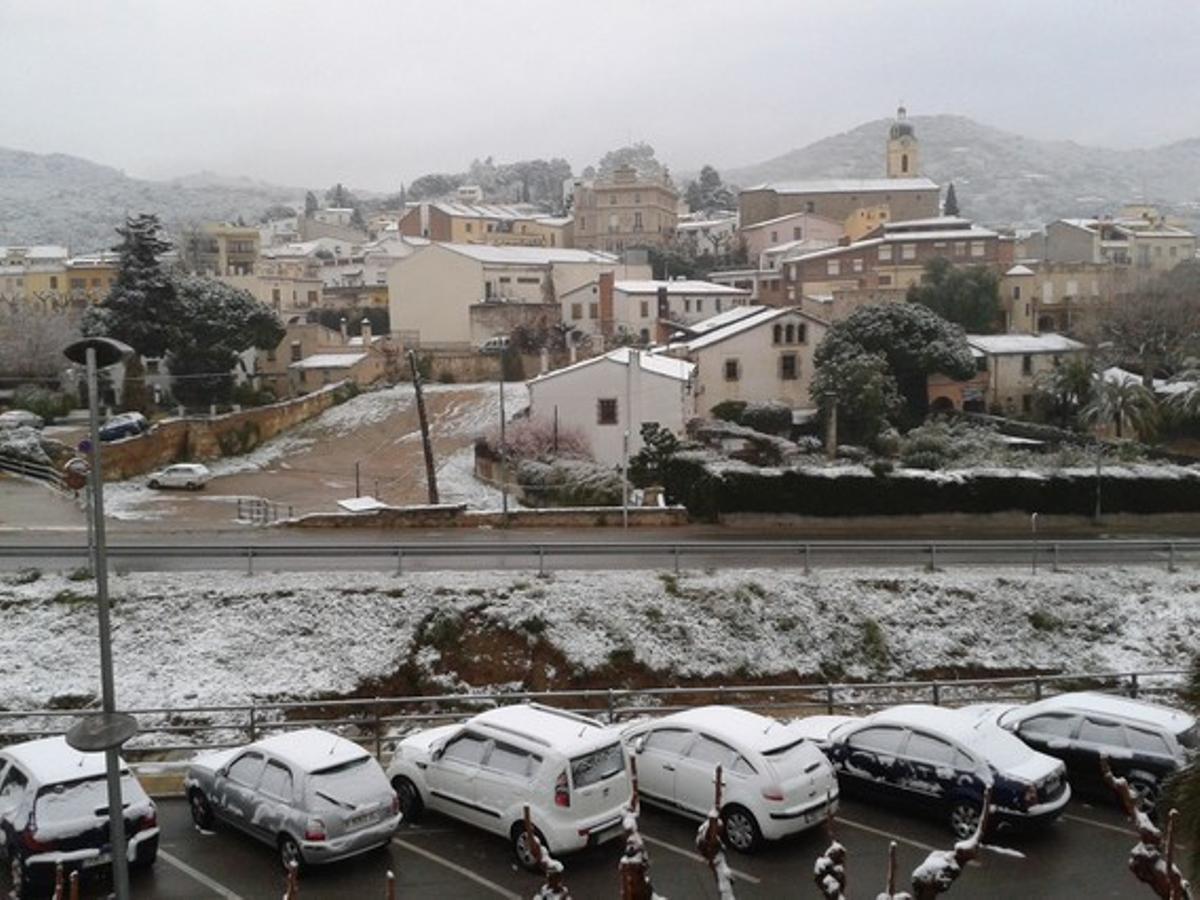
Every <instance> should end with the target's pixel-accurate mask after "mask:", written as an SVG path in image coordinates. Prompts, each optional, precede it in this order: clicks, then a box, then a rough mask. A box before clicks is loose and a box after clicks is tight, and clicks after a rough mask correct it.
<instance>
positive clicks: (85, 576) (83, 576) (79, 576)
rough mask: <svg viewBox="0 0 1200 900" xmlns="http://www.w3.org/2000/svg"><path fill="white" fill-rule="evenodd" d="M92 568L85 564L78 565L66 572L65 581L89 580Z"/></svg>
mask: <svg viewBox="0 0 1200 900" xmlns="http://www.w3.org/2000/svg"><path fill="white" fill-rule="evenodd" d="M91 580H92V570H91V569H89V568H88V567H87V566H80V567H79V568H78V569H74V570H72V571H70V572H68V573H67V581H91Z"/></svg>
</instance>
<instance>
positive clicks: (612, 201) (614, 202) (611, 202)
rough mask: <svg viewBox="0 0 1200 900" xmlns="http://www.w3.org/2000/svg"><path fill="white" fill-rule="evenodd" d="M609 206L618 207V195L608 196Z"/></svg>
mask: <svg viewBox="0 0 1200 900" xmlns="http://www.w3.org/2000/svg"><path fill="white" fill-rule="evenodd" d="M608 205H609V206H616V205H617V195H616V194H609V195H608Z"/></svg>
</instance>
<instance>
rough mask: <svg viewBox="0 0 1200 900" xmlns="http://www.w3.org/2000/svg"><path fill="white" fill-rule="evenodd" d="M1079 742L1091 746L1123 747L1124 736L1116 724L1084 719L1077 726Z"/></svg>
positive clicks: (1088, 718)
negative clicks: (1087, 743)
mask: <svg viewBox="0 0 1200 900" xmlns="http://www.w3.org/2000/svg"><path fill="white" fill-rule="evenodd" d="M1079 740H1081V741H1088V742H1089V743H1092V744H1104V745H1106V746H1109V747H1124V746H1126V744H1125V734H1124V732H1123V730H1122V729H1121V726H1120V725H1119V724H1117V723H1116V722H1109V721H1107V720H1105V719H1093V718H1091V717H1090V716H1088V717H1085V718H1084V720H1083V724H1082V725H1080V726H1079Z"/></svg>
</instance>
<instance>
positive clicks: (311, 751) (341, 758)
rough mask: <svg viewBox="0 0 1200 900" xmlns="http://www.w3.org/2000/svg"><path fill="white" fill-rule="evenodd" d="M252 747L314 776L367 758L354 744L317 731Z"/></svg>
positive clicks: (296, 733)
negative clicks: (334, 767) (352, 761)
mask: <svg viewBox="0 0 1200 900" xmlns="http://www.w3.org/2000/svg"><path fill="white" fill-rule="evenodd" d="M251 746H254V747H257V748H259V749H261V750H265V751H266V752H267V753H270V754H272V755H274V756H278V757H279V758H280V759H282V760H284V761H285V762H289V763H291V764H292V765H293V766H295V767H296V768H298V769H300V770H301V771H303V772H316V771H318V770H320V769H328V768H329V767H330V766H338V765H341V764H342V763H347V762H350V761H351V760H354V759H360V758H361V757H364V756H368V755H369V754H368V753H367V751H366V750H364V749H363V748H362V747H360V746H358V744H356V743H354V742H353V741H348V740H346V739H345V738H343V737H338V736H337V735H336V734H332V733H330V732H328V731H322V730H321V729H320V728H302V729H300V730H299V731H285V732H284V733H283V734H276V735H272V736H271V737H269V738H263V739H262V740H261V741H258V742H256V743H254V744H252V745H251Z"/></svg>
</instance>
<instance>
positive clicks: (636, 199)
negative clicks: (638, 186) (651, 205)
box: [633, 193, 642, 203]
mask: <svg viewBox="0 0 1200 900" xmlns="http://www.w3.org/2000/svg"><path fill="white" fill-rule="evenodd" d="M633 202H634V203H641V202H642V195H641V194H638V193H634V195H633Z"/></svg>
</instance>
